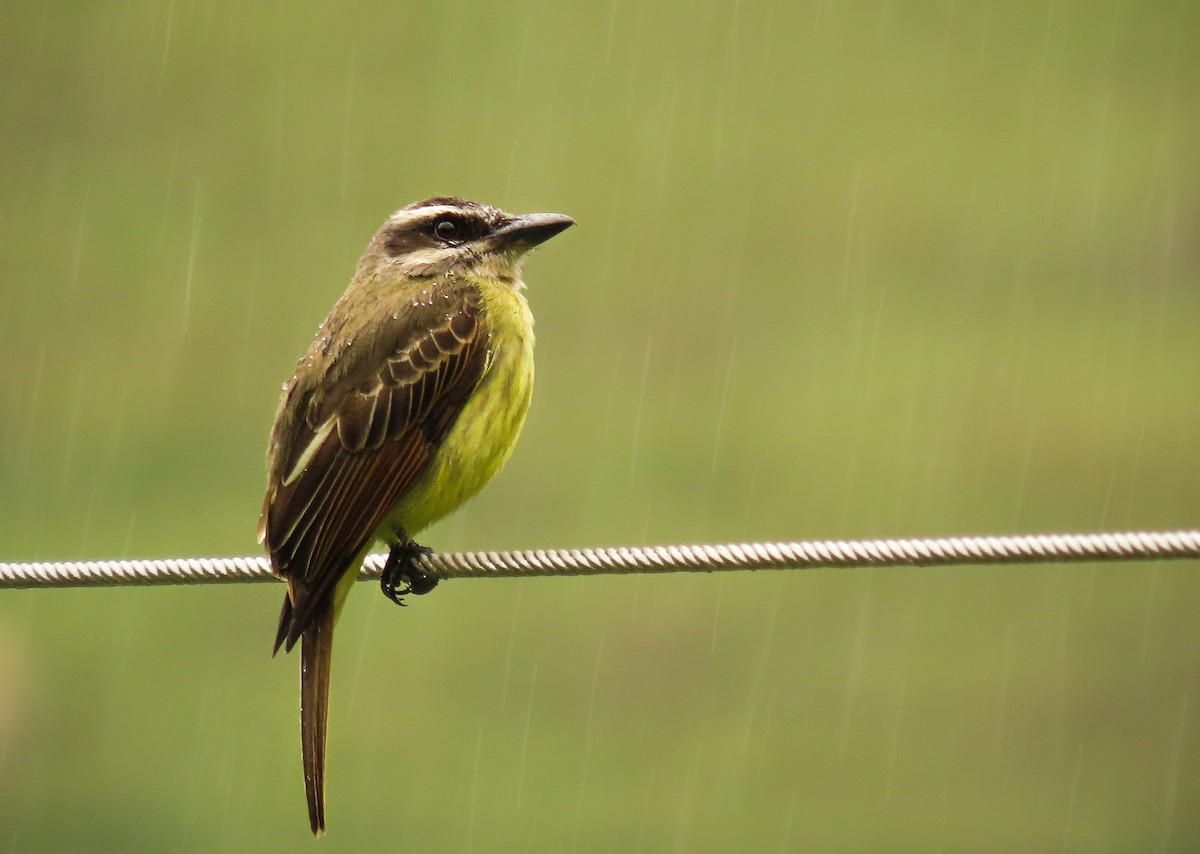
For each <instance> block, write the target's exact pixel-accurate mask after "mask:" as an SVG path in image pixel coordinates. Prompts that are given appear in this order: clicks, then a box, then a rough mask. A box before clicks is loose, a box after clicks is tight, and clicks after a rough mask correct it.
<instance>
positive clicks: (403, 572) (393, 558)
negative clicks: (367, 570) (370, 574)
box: [379, 540, 438, 607]
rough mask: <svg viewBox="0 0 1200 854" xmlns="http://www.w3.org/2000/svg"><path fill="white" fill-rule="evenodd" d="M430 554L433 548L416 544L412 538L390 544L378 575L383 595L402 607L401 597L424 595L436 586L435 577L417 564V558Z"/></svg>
mask: <svg viewBox="0 0 1200 854" xmlns="http://www.w3.org/2000/svg"><path fill="white" fill-rule="evenodd" d="M431 554H433V549H431V548H429V547H427V546H421V545H417V544H416V543H415V542H413V541H412V540H409V541H408V542H406V543H400V544H399V545H395V546H392V550H391V551H390V552H389V553H388V559H387V562H386V563H385V564H384V565H383V574H382V575H381V576H380V577H379V587H380V589H381V590H383V595H384V596H386V597H387V598H389V599H391V600H392V601H393V602H395V603H396V604H397V605H400V606H401V607H403V605H404V598H403V597H405V596H407V595H408V594H410V593H411V594H413V595H414V596H424V595H425V594H426V593H428V592H429V591H430V590H432V589H433V588H435V587H437V583H438V580H437V577H436V576H433V575H427V574H426V573H424V572H422V571H421V569H420V567H418V566H417V558H419V557H421V556H423V555H431Z"/></svg>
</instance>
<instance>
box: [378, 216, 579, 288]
mask: <svg viewBox="0 0 1200 854" xmlns="http://www.w3.org/2000/svg"><path fill="white" fill-rule="evenodd" d="M574 224H575V220H573V219H571V218H570V217H569V216H564V215H563V214H556V213H533V214H524V215H521V216H518V215H515V214H510V213H505V212H504V211H502V210H499V209H498V208H494V207H492V206H490V205H484V204H480V203H479V202H469V201H467V200H466V199H459V198H455V197H451V196H437V197H434V198H432V199H426V200H425V201H423V202H414V203H413V204H411V205H409V206H408V207H405V208H401V209H400V210H398V211H396V213H394V214H392V215H391V216H390V217H388V220H387V222H385V223H384V224H383V227H382V228H380V229H379V231H378V232H377V233H376V235H375V237H374V238H372V240H371V243H370V245H369V246H368V247H367V251H366V253H365V254H364V255H363V258H362V261H361V262H360V264H359V275H362V274H363V273H364V272H379V273H383V272H385V271H386V272H388V273H389V275H390V276H395V275H397V274H398V275H400V276H404V277H406V278H414V279H419V278H431V277H434V276H444V275H448V274H451V273H460V274H464V275H475V276H483V277H486V278H491V279H499V280H501V281H504V282H507V283H509V284H519V283H520V281H521V277H520V272H521V260H522V259H523V258H524V256H525V253H527V252H528V251H529V250H530V249H532V248H533V247H535V246H537V245H538V244H539V243H542V242H543V241H546V240H549V239H550V238H551V237H553V236H554V235H556V234H558V233H559V232H560V231H562V230H563V229H566V228H568V227H570V226H571V225H574Z"/></svg>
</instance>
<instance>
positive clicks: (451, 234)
mask: <svg viewBox="0 0 1200 854" xmlns="http://www.w3.org/2000/svg"><path fill="white" fill-rule="evenodd" d="M573 224H574V220H572V219H571V218H570V217H568V216H563V215H562V214H553V213H537V214H526V215H524V216H514V215H512V214H508V213H505V212H504V211H501V210H497V209H496V208H493V207H490V206H488V205H483V204H479V203H477V202H469V201H466V200H464V199H459V198H451V197H437V198H432V199H427V200H426V201H423V202H416V203H414V204H411V205H409V206H408V207H406V208H403V209H402V210H399V211H397V212H396V213H395V214H393V215H392V216H391V217H389V218H388V220H387V222H385V223H384V224H383V227H382V228H380V229H379V231H378V233H376V235H375V236H374V237H373V238H372V239H371V242H370V244H369V245H368V246H367V250H366V252H365V253H363V256H362V258H361V260H359V262H358V269H357V271H356V272H355V274H354V278H353V279H352V280H351V282H350V287H349V288H347V289H346V293H345V294H343V295H342V298H341V299H339V300H338V301H337V303H336V304H335V305H334V307H333V310H332V311H331V312H330V313H329V316H328V317H326V318H325V320H324V322H323V323H322V324H321V325H320V326H319V327H318V328H317V335H316V338H315V339H314V340H313V343H312V346H311V347H309V348H308V352H307V353H306V354H305V355H304V357H303V358H302V359H301V360H300V362H299V364H298V365H297V366H296V372H295V373H294V374H292V378H291V379H290V380H288V381H287V383H286V384H285V385H284V387H283V397H282V399H281V400H280V402H279V410H278V411H277V412H276V415H275V427H274V429H273V430H272V431H271V442H270V448H269V450H268V452H267V468H268V475H267V495H266V499H265V500H264V501H263V507H262V514H261V516H260V517H259V523H258V539H259V542H261V543H264V544H265V546H266V551H267V554H268V555H269V556H270V559H271V566H272V569H273V571H274V572H275V574H276V575H279V576H280V577H282V578H284V579H285V580H286V581H287V587H288V589H287V596H286V597H285V598H284V600H283V613H282V614H281V615H280V618H279V629H278V630H277V632H276V634H275V652H278V651H279V648H280V647H281V646H282V647H283V648H284V649H285V650H286V651H291V649H292V646H293V645H295V643H296V641H297V640H302V643H301V655H300V739H301V743H302V748H303V757H304V787H305V792H306V794H307V796H308V817H309V823H310V825H311V826H312V831H313V833H314V834H317V835H320V834H321V832H322V831H323V830H324V829H325V733H326V724H327V721H328V713H329V671H330V659H331V655H332V649H333V647H332V643H333V624H334V622H335V621H336V620H337V617H338V614H339V613H340V611H341V608H342V605H343V603H344V602H345V600H346V595H347V594H348V593H349V592H350V588H351V587H353V586H354V581H355V579H356V578H357V576H358V570H359V566H360V564H361V563H362V560H363V557H364V556H365V555H366V553H367V551H368V549H369V547H370V546H371V544H372V543H373V542H374V541H376V540H381V541H383V542H384V543H386V544H387V545H389V546H390V549H391V550H390V553H389V555H388V560H387V563H386V565H385V568H384V573H383V578H382V581H381V585H382V587H383V590H384V592H385V593H386V594H387V595H388V596H389V597H390V598H391V599H392V600H393V601H395V602H397V603H399V604H403V602H402V600H401V597H402V596H403V595H404V594H406V593H424V592H427V591H428V590H430V589H432V587H433V585H434V584H435V583H436V581H437V580H436V579H435V578H431V577H429V576H426V575H424V574H423V573H421V572H420V570H419V568H418V565H417V563H416V558H417V556H418V555H420V554H423V553H428V552H429V550H428V549H425V548H424V547H422V546H418V545H417V544H416V543H414V542H413V540H412V538H413V536H414V535H415V534H417V533H418V532H419V531H421V530H422V529H423V528H425V527H426V526H428V525H430V524H432V523H433V522H435V521H437V520H438V519H441V518H442V517H443V516H445V515H447V514H448V513H450V512H451V511H453V510H454V509H455V508H457V507H458V506H459V505H460V504H462V503H463V502H464V501H466V500H467V499H468V498H471V497H472V496H473V495H475V494H476V493H477V492H479V490H480V489H481V488H482V487H483V485H484V484H485V483H487V482H488V480H489V479H490V478H491V477H492V475H494V474H495V473H496V472H497V471H499V469H500V467H501V466H502V465H503V464H504V461H505V460H507V459H508V456H509V454H511V453H512V449H513V445H514V444H515V443H516V440H517V435H518V434H519V433H520V432H521V426H522V424H523V423H524V421H525V412H526V410H527V409H528V407H529V399H530V394H531V392H532V390H533V317H532V315H531V314H530V312H529V305H528V303H526V301H525V297H524V295H523V294H522V293H521V291H522V289H523V288H524V287H525V285H524V283H523V282H522V281H521V262H522V260H523V259H524V257H525V254H526V253H527V252H528V251H529V250H530V249H532V248H533V247H535V246H537V245H538V244H539V243H542V242H543V241H545V240H548V239H550V238H551V237H553V236H554V235H556V234H558V233H559V232H560V231H562V230H564V229H565V228H567V227H569V226H571V225H573Z"/></svg>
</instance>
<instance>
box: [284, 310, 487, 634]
mask: <svg viewBox="0 0 1200 854" xmlns="http://www.w3.org/2000/svg"><path fill="white" fill-rule="evenodd" d="M407 320H408V323H409V327H408V329H409V331H408V332H407V333H401V334H398V335H397V340H396V342H395V344H394V346H391V347H389V348H385V352H384V354H383V355H382V357H380V358H379V360H378V362H376V363H375V364H374V365H368V366H367V367H366V368H365V369H360V370H358V371H357V372H351V373H347V374H346V375H343V376H342V377H341V382H342V383H353V386H352V387H351V388H350V389H345V390H342V389H338V388H333V389H322V391H323V392H324V393H323V394H321V395H318V394H315V393H309V394H296V395H293V394H291V393H290V391H291V390H289V391H288V392H285V396H284V403H283V407H287V406H288V405H289V404H291V403H292V401H293V398H294V400H295V405H296V406H298V407H300V409H301V411H296V412H290V413H286V414H288V415H291V416H292V418H291V419H290V420H289V421H288V422H287V423H289V424H292V425H295V426H294V428H293V429H292V430H291V431H290V434H289V435H287V436H284V437H275V438H274V439H273V442H272V449H271V457H272V459H273V460H274V459H283V460H287V461H289V462H290V463H291V465H290V466H274V465H273V466H272V467H271V468H272V473H273V474H272V482H271V484H270V485H269V487H268V490H267V496H266V500H265V502H264V505H263V526H262V532H263V538H264V542H265V543H266V546H267V550H268V553H269V554H270V556H271V562H272V566H273V568H274V569H275V571H276V572H277V573H278V574H279V575H282V576H284V577H285V578H287V579H288V581H289V590H291V591H292V610H291V612H290V614H289V613H288V609H286V608H285V609H284V619H285V620H286V621H289V622H290V624H289V625H288V626H287V627H286V635H284V627H283V626H281V628H280V634H281V637H285V639H286V644H287V647H288V648H289V649H290V648H291V646H292V644H294V643H295V641H296V640H297V639H298V638H299V637H300V636H301V634H303V632H304V629H305V628H306V626H307V625H308V623H309V622H310V621H311V619H312V617H313V615H314V614H315V613H316V605H317V604H319V603H320V602H322V601H324V599H325V597H326V596H329V595H332V590H333V587H334V586H336V584H337V582H338V580H339V579H340V578H341V577H342V575H343V574H344V573H345V572H346V570H347V569H348V568H349V564H350V562H351V561H352V560H354V558H355V556H357V555H358V553H359V552H361V551H362V549H363V548H364V547H365V546H367V545H368V544H369V542H370V540H371V539H372V538H373V537H374V536H376V535H377V533H379V528H380V526H381V525H382V524H383V523H384V521H386V519H387V517H388V515H389V514H390V512H391V511H392V509H393V508H394V507H395V505H396V504H397V502H398V501H399V500H400V499H401V498H402V497H403V496H404V494H405V493H406V492H407V491H408V490H409V489H410V488H411V487H412V485H413V483H414V482H415V480H416V479H417V478H418V477H419V476H420V474H421V472H422V471H423V470H424V468H425V466H426V465H427V464H428V462H429V460H430V458H431V457H432V456H433V454H434V452H435V451H436V450H437V448H438V446H439V445H440V444H441V442H442V440H443V439H445V437H446V434H447V433H449V431H450V428H451V427H452V426H453V425H454V422H455V420H456V419H457V418H458V415H459V413H460V412H461V411H462V407H463V405H464V403H465V402H466V400H467V398H468V397H469V396H470V394H471V392H472V391H473V390H474V389H475V387H476V385H477V384H478V383H479V380H480V378H481V377H482V376H483V374H484V373H485V371H486V369H487V365H488V362H489V353H488V335H487V329H486V324H485V322H484V318H483V313H482V301H481V297H480V295H479V293H478V291H477V290H475V289H474V288H471V287H463V288H462V289H461V292H460V293H459V294H458V298H457V300H456V301H454V302H452V303H451V304H450V306H449V308H448V309H441V310H439V311H438V314H437V315H436V316H435V317H433V318H431V320H432V321H434V322H424V323H422V322H414V321H413V320H412V319H411V318H408V319H407ZM327 401H333V403H332V404H331V405H327V406H324V407H323V406H322V403H323V402H327ZM324 409H327V410H328V411H322V410H324ZM284 414H285V413H284V411H283V409H281V418H282V416H283V415H284ZM314 416H316V417H314ZM277 423H279V420H277ZM276 439H279V440H280V441H278V442H277V441H275V440H276ZM277 472H286V474H284V475H279V474H277Z"/></svg>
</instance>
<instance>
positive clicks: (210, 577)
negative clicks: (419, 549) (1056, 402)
mask: <svg viewBox="0 0 1200 854" xmlns="http://www.w3.org/2000/svg"><path fill="white" fill-rule="evenodd" d="M1188 558H1200V530H1195V531H1168V532H1147V531H1134V532H1127V533H1111V534H1103V533H1100V534H1027V535H1019V536H1010V537H950V538H946V539H913V540H814V541H809V542H796V543H733V544H727V545H714V546H705V545H692V546H655V547H650V548H641V547H637V546H632V547H625V548H602V549H545V550H543V549H538V550H536V551H517V552H457V553H446V554H435V555H429V556H425V557H421V558H420V559H419V560H420V563H421V568H422V569H423V570H424V571H425V572H427V573H429V574H430V575H434V576H436V577H438V578H441V579H449V578H524V577H527V576H535V575H627V574H633V573H649V572H717V571H727V570H735V569H818V568H838V567H892V566H952V565H967V566H977V565H981V564H1017V563H1080V562H1090V561H1147V560H1182V559H1188ZM385 560H386V555H382V554H373V555H368V556H367V559H366V561H364V563H363V568H362V570H361V571H360V572H359V576H358V580H359V581H372V580H376V579H378V578H379V576H380V573H381V572H382V571H383V563H384V561H385ZM274 580H277V579H276V578H275V576H274V575H272V574H271V568H270V565H269V564H268V562H267V559H266V558H265V557H231V558H166V559H162V560H109V561H78V562H61V563H0V588H41V587H120V586H126V585H162V584H214V583H218V582H238V581H241V582H258V581H274Z"/></svg>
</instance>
